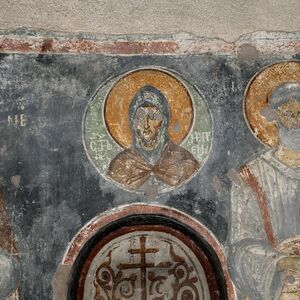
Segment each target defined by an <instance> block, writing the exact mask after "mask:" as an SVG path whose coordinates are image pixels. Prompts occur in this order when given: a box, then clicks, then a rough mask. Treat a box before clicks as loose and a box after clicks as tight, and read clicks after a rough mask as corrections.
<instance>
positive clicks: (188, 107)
mask: <svg viewBox="0 0 300 300" xmlns="http://www.w3.org/2000/svg"><path fill="white" fill-rule="evenodd" d="M146 85H148V86H149V85H150V86H153V87H155V88H157V89H158V90H160V92H161V93H162V94H163V95H164V96H165V97H166V99H167V101H168V104H169V108H170V112H171V114H170V115H171V117H170V122H169V128H168V133H169V137H170V140H171V141H172V142H173V143H176V144H180V143H181V142H182V141H183V140H184V139H185V138H186V137H187V135H188V134H189V132H190V131H191V128H192V125H193V120H194V109H193V102H192V99H191V96H190V94H189V92H188V91H187V89H186V87H185V86H184V85H183V84H182V83H181V82H180V81H179V80H178V79H177V78H176V77H175V76H173V75H171V74H170V73H167V72H165V71H162V70H156V69H142V70H136V71H133V72H130V73H127V74H125V75H124V76H123V77H122V78H121V79H120V80H118V81H117V82H116V84H115V85H114V86H113V87H112V88H111V90H110V91H109V93H108V95H107V98H106V101H105V107H104V118H105V123H106V127H107V129H108V132H109V133H110V135H111V137H112V138H113V139H114V140H115V141H116V142H117V143H118V144H119V145H120V146H121V147H123V148H128V147H130V145H131V143H132V133H131V129H130V122H129V115H128V110H129V106H130V103H131V101H132V99H133V97H134V96H135V94H136V93H137V92H138V91H139V90H140V89H141V88H142V87H144V86H146Z"/></svg>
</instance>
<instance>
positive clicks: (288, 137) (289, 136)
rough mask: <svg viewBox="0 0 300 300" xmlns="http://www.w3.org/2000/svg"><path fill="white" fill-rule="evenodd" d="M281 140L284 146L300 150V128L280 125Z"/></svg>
mask: <svg viewBox="0 0 300 300" xmlns="http://www.w3.org/2000/svg"><path fill="white" fill-rule="evenodd" d="M279 140H280V144H281V145H282V146H284V147H286V148H288V149H290V150H293V151H300V128H297V129H287V128H284V127H279Z"/></svg>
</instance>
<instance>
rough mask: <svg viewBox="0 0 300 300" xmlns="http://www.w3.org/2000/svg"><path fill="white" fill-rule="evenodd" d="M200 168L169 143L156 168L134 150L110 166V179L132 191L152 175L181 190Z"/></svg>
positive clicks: (114, 160) (189, 154)
mask: <svg viewBox="0 0 300 300" xmlns="http://www.w3.org/2000/svg"><path fill="white" fill-rule="evenodd" d="M199 167H200V164H199V162H198V161H197V160H196V159H195V158H194V157H193V155H192V154H191V153H190V152H188V151H187V150H185V149H184V148H182V147H180V146H178V145H176V144H174V143H172V142H168V143H167V144H166V146H165V148H164V150H163V152H162V154H161V156H160V158H159V159H158V161H157V162H156V164H155V165H151V164H149V163H148V162H147V161H145V160H144V159H143V158H142V157H141V156H139V155H138V154H137V153H136V152H135V151H134V150H133V149H131V148H130V149H126V150H124V151H122V152H121V153H119V154H118V155H117V156H116V157H115V158H114V159H113V160H112V161H111V163H110V165H109V167H108V172H107V175H108V177H110V178H111V179H112V180H114V181H116V182H118V183H120V184H122V185H123V186H125V187H126V188H128V189H130V190H137V189H138V188H140V187H141V186H142V185H143V184H144V183H146V182H147V180H148V179H149V178H150V177H151V175H153V176H154V177H155V178H156V179H157V180H158V181H161V182H163V183H165V184H167V185H169V186H179V185H181V184H182V183H183V182H185V181H186V180H188V179H189V178H190V177H191V176H192V175H193V174H194V173H195V172H196V171H197V170H198V169H199Z"/></svg>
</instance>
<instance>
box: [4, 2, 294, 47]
mask: <svg viewBox="0 0 300 300" xmlns="http://www.w3.org/2000/svg"><path fill="white" fill-rule="evenodd" d="M299 12H300V1H299V0H284V1H282V0H264V1H262V0H252V1H246V0H139V1H133V0H122V1H120V0H69V1H61V0H50V1H46V0H10V1H7V0H0V29H11V28H18V27H28V28H34V29H44V30H51V31H65V32H91V33H98V34H135V33H137V34H144V33H145V34H169V33H176V32H188V33H192V34H195V35H198V36H205V37H220V38H223V39H225V40H227V41H233V40H235V39H237V38H238V37H239V36H240V35H242V34H244V33H249V32H253V31H261V30H265V31H278V30H282V31H296V30H300V18H299Z"/></svg>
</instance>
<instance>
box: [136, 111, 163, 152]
mask: <svg viewBox="0 0 300 300" xmlns="http://www.w3.org/2000/svg"><path fill="white" fill-rule="evenodd" d="M163 122H164V116H163V115H162V113H161V112H160V110H159V109H158V108H157V107H156V106H152V105H145V106H141V107H139V108H138V109H137V111H136V114H135V117H134V123H133V125H134V128H135V131H136V133H137V138H138V141H139V143H140V145H141V146H143V147H144V148H145V149H148V150H152V149H155V148H156V147H157V145H158V144H159V140H160V133H161V129H162V125H163Z"/></svg>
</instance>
